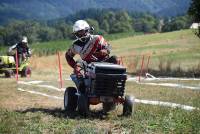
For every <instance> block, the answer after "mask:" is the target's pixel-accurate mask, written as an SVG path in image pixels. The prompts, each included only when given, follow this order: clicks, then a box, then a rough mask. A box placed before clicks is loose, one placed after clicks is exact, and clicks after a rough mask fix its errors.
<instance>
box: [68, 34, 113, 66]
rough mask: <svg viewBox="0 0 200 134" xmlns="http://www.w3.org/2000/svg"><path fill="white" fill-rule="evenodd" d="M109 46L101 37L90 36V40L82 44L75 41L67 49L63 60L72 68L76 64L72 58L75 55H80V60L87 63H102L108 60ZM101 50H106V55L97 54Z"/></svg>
mask: <svg viewBox="0 0 200 134" xmlns="http://www.w3.org/2000/svg"><path fill="white" fill-rule="evenodd" d="M110 48H111V47H110V45H109V44H108V43H107V42H106V40H105V39H104V38H103V36H101V35H91V37H90V39H89V40H88V41H87V42H86V43H84V42H81V41H79V40H75V41H74V43H73V44H72V46H71V47H70V48H69V49H68V51H67V52H66V54H65V58H66V60H67V62H68V64H69V65H70V66H71V67H72V68H74V67H75V65H76V62H75V60H74V58H73V57H74V56H75V55H76V54H78V55H80V57H81V59H82V60H84V61H86V62H87V63H90V62H93V61H97V60H98V61H102V60H104V59H106V58H108V57H109V56H108V55H109V54H110ZM101 50H107V53H108V55H101V54H99V53H98V52H99V51H101Z"/></svg>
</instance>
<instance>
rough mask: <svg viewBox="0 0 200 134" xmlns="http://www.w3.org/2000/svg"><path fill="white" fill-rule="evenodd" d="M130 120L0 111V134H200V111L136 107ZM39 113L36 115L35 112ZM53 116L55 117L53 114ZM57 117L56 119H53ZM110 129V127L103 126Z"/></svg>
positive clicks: (110, 116) (116, 117)
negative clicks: (109, 133)
mask: <svg viewBox="0 0 200 134" xmlns="http://www.w3.org/2000/svg"><path fill="white" fill-rule="evenodd" d="M135 109H136V110H135V113H134V115H133V116H131V117H120V116H117V115H115V114H113V115H109V116H108V117H106V118H104V119H100V118H97V117H93V116H89V117H88V118H84V117H81V116H76V117H75V118H71V117H70V116H68V115H67V114H65V113H63V111H62V110H60V111H59V110H57V111H56V110H55V109H53V110H52V112H51V109H48V110H46V111H45V109H37V108H36V111H35V112H34V111H28V112H26V111H7V110H2V109H1V110H0V115H1V116H0V121H1V124H0V133H76V134H88V133H90V134H95V133H108V132H112V133H114V132H116V133H122V132H125V133H182V132H184V133H196V134H197V133H200V127H199V123H200V114H199V111H192V112H187V111H184V110H180V109H169V108H165V107H157V106H148V105H138V106H136V107H135ZM37 110H38V111H37ZM53 112H55V113H53ZM56 114H57V115H56ZM106 125H109V126H106Z"/></svg>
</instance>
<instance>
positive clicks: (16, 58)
mask: <svg viewBox="0 0 200 134" xmlns="http://www.w3.org/2000/svg"><path fill="white" fill-rule="evenodd" d="M15 60H16V64H15V65H16V81H17V82H18V73H19V70H18V69H19V68H18V65H19V62H18V53H17V50H16V53H15Z"/></svg>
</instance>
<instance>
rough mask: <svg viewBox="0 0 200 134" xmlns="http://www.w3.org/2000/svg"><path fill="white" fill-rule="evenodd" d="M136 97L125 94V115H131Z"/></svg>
mask: <svg viewBox="0 0 200 134" xmlns="http://www.w3.org/2000/svg"><path fill="white" fill-rule="evenodd" d="M133 104H134V98H133V97H130V96H125V101H124V104H123V115H124V116H130V115H131V114H132V112H133Z"/></svg>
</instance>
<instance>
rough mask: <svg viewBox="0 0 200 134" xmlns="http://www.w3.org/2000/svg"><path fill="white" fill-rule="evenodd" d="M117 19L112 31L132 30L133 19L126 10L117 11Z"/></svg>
mask: <svg viewBox="0 0 200 134" xmlns="http://www.w3.org/2000/svg"><path fill="white" fill-rule="evenodd" d="M115 17H116V19H115V22H114V24H113V25H112V27H111V30H110V32H111V33H120V32H129V31H132V30H133V29H132V19H131V18H130V16H129V15H128V13H127V12H125V11H120V12H117V13H116V15H115Z"/></svg>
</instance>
